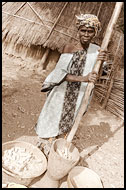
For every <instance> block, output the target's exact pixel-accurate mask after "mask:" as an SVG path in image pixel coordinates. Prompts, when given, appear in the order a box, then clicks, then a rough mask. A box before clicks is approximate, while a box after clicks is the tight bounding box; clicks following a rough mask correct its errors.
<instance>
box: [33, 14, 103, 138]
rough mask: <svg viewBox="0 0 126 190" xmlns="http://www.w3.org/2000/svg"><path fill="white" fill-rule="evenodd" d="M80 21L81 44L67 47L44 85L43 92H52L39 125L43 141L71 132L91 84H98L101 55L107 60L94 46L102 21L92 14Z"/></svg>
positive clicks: (37, 127)
mask: <svg viewBox="0 0 126 190" xmlns="http://www.w3.org/2000/svg"><path fill="white" fill-rule="evenodd" d="M76 18H77V28H78V35H79V38H80V41H79V43H78V44H77V45H74V44H68V45H66V46H65V47H64V50H63V53H62V54H61V56H60V58H59V61H58V63H57V65H56V67H55V69H54V70H53V71H52V72H51V73H50V74H49V75H48V77H47V78H46V80H45V81H44V83H43V86H42V90H41V91H42V92H45V91H49V93H48V97H47V99H46V102H45V104H44V106H43V109H42V111H41V113H40V116H39V119H38V123H37V126H36V133H37V135H38V136H39V137H41V138H50V137H57V136H59V135H62V134H67V133H68V132H69V131H70V129H71V128H72V126H73V123H74V121H75V118H76V116H77V113H78V111H79V108H80V105H81V101H82V98H83V96H84V94H85V90H86V87H87V84H88V82H94V83H95V81H96V79H97V74H96V73H94V72H92V70H93V66H94V64H95V63H96V59H97V56H98V59H99V60H102V61H105V59H106V52H100V53H99V49H100V48H99V46H97V45H95V44H92V43H91V40H92V39H93V38H94V37H95V36H96V35H97V34H98V32H99V30H100V22H99V20H98V18H97V17H96V16H95V15H92V14H85V15H83V14H81V15H80V16H76ZM90 99H91V98H90ZM90 99H89V101H90Z"/></svg>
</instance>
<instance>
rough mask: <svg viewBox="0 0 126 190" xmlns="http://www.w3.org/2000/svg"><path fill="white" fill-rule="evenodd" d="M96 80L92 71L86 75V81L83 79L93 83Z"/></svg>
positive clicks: (95, 74)
mask: <svg viewBox="0 0 126 190" xmlns="http://www.w3.org/2000/svg"><path fill="white" fill-rule="evenodd" d="M96 80H97V73H96V72H94V71H92V72H91V73H89V74H88V75H87V76H86V81H84V82H93V83H95V82H96Z"/></svg>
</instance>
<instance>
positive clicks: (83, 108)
mask: <svg viewBox="0 0 126 190" xmlns="http://www.w3.org/2000/svg"><path fill="white" fill-rule="evenodd" d="M122 5H123V2H116V5H115V9H114V11H113V14H112V16H111V19H110V21H109V24H108V27H107V30H106V33H105V36H104V39H103V42H102V45H101V51H104V50H107V46H108V43H109V40H110V38H111V34H112V31H113V27H114V25H115V24H116V22H117V19H118V17H119V14H120V11H121V8H122ZM101 64H102V61H100V60H97V61H96V64H95V66H94V71H95V72H96V73H98V72H99V69H100V66H101ZM93 88H94V83H92V82H90V83H89V84H88V86H87V89H86V92H85V95H84V98H83V101H82V104H81V107H80V110H79V112H78V115H77V117H76V119H75V122H74V125H73V127H72V129H71V131H70V133H69V135H68V136H67V139H66V140H67V144H68V145H69V143H71V141H72V139H73V137H74V135H75V133H76V131H77V129H78V126H79V123H80V120H81V118H82V116H83V114H84V112H85V111H86V108H87V105H88V101H89V97H90V95H91V92H92V90H93Z"/></svg>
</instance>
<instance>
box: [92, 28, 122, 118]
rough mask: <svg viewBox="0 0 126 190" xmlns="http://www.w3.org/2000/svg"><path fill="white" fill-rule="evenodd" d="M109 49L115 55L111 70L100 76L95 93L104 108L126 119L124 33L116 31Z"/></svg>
mask: <svg viewBox="0 0 126 190" xmlns="http://www.w3.org/2000/svg"><path fill="white" fill-rule="evenodd" d="M108 49H109V51H110V52H111V54H112V55H113V56H112V59H111V61H112V65H111V67H110V72H108V74H107V75H106V76H101V77H100V79H99V81H98V82H97V84H96V86H95V91H94V95H95V97H96V99H97V100H98V101H99V102H100V104H101V105H104V106H103V108H106V109H107V110H108V111H110V112H112V113H113V114H114V115H116V116H118V117H120V118H121V119H124V34H123V33H120V32H118V31H114V33H113V35H112V39H111V42H110V43H109V48H108ZM101 73H102V72H101Z"/></svg>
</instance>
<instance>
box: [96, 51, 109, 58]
mask: <svg viewBox="0 0 126 190" xmlns="http://www.w3.org/2000/svg"><path fill="white" fill-rule="evenodd" d="M107 59H108V54H107V51H102V50H99V54H98V58H97V60H98V61H107Z"/></svg>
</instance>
